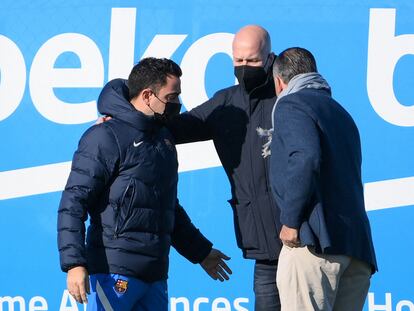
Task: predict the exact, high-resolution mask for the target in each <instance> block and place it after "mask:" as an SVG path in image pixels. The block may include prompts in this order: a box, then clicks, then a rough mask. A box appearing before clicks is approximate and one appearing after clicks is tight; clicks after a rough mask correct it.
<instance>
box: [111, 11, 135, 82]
mask: <svg viewBox="0 0 414 311" xmlns="http://www.w3.org/2000/svg"><path fill="white" fill-rule="evenodd" d="M135 21H136V9H135V8H114V9H112V15H111V33H110V39H109V62H108V80H112V79H115V78H125V79H126V78H128V75H129V72H130V71H131V68H132V67H133V65H134V50H135Z"/></svg>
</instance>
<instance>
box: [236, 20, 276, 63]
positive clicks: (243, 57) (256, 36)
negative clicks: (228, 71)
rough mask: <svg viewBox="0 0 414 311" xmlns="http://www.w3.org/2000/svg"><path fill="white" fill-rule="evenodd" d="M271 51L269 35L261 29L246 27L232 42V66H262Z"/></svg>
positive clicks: (254, 26)
mask: <svg viewBox="0 0 414 311" xmlns="http://www.w3.org/2000/svg"><path fill="white" fill-rule="evenodd" d="M270 50H271V42H270V36H269V33H268V32H267V31H266V29H264V28H263V27H260V26H257V25H247V26H244V27H243V28H241V29H240V30H239V31H238V32H237V33H236V35H235V36H234V40H233V64H234V66H241V65H249V66H263V65H264V61H266V59H267V56H268V55H269V53H270Z"/></svg>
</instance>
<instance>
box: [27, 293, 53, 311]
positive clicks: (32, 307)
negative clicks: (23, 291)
mask: <svg viewBox="0 0 414 311" xmlns="http://www.w3.org/2000/svg"><path fill="white" fill-rule="evenodd" d="M36 303H40V306H36ZM47 308H48V307H47V301H46V299H45V298H43V297H41V296H35V297H33V298H32V299H30V301H29V311H45V310H47Z"/></svg>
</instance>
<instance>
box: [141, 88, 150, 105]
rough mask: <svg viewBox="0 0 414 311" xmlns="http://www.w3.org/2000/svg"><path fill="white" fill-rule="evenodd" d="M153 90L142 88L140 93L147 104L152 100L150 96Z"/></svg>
mask: <svg viewBox="0 0 414 311" xmlns="http://www.w3.org/2000/svg"><path fill="white" fill-rule="evenodd" d="M152 93H153V92H152V90H151V89H144V90H142V91H141V94H140V96H141V98H142V101H143V102H144V103H145V104H146V105H149V101H150V97H151V95H152Z"/></svg>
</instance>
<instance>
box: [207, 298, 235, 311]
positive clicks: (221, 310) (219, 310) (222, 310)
mask: <svg viewBox="0 0 414 311" xmlns="http://www.w3.org/2000/svg"><path fill="white" fill-rule="evenodd" d="M219 304H223V305H224V307H219ZM211 311H231V306H230V302H229V301H228V300H227V299H226V298H224V297H219V298H216V299H214V300H213V304H212V306H211Z"/></svg>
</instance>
